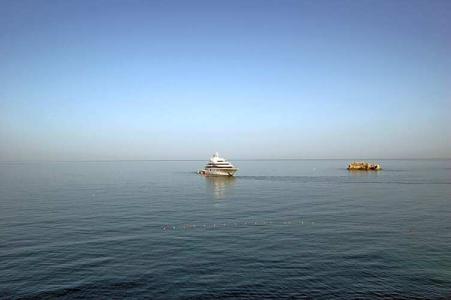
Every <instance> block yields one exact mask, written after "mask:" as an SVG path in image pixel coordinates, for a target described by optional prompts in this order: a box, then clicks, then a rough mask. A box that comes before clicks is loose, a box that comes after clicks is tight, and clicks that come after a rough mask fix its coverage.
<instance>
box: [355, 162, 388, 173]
mask: <svg viewBox="0 0 451 300" xmlns="http://www.w3.org/2000/svg"><path fill="white" fill-rule="evenodd" d="M347 169H348V170H350V171H379V170H382V167H381V165H379V164H370V163H367V162H364V161H357V162H356V161H354V162H352V163H350V164H349V165H348V167H347Z"/></svg>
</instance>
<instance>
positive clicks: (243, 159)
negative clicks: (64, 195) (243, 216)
mask: <svg viewBox="0 0 451 300" xmlns="http://www.w3.org/2000/svg"><path fill="white" fill-rule="evenodd" d="M206 160H207V159H90V160H0V163H40V162H72V163H76V162H145V161H148V162H151V161H155V162H157V161H168V162H169V161H206ZM228 160H230V161H232V160H233V161H292V160H349V161H358V160H451V158H445V157H443V158H440V157H435V158H357V159H356V158H229V159H228Z"/></svg>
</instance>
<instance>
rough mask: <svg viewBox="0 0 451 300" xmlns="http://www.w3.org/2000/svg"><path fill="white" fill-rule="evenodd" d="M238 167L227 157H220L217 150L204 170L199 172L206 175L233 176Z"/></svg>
mask: <svg viewBox="0 0 451 300" xmlns="http://www.w3.org/2000/svg"><path fill="white" fill-rule="evenodd" d="M236 171H238V169H237V168H235V167H234V166H233V165H232V164H231V163H229V162H228V161H227V160H226V159H225V158H222V157H219V154H218V152H216V153H215V154H214V155H213V156H212V157H211V158H210V160H209V161H208V163H207V165H206V166H205V168H204V169H203V170H200V171H198V173H199V174H202V175H206V176H233V175H235V173H236Z"/></svg>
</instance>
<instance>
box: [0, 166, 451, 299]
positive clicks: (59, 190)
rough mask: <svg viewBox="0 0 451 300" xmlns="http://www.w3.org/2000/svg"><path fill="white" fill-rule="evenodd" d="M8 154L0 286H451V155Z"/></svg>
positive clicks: (194, 294) (271, 289) (0, 209)
mask: <svg viewBox="0 0 451 300" xmlns="http://www.w3.org/2000/svg"><path fill="white" fill-rule="evenodd" d="M232 162H233V163H235V164H236V165H237V166H238V167H239V168H240V171H239V173H238V174H237V175H238V176H237V177H236V178H231V179H228V178H205V177H202V176H199V175H196V174H194V171H195V170H197V169H199V168H201V167H202V166H203V165H204V162H203V161H134V162H130V161H123V162H120V161H119V162H53V163H0V298H6V299H10V298H12V299H16V298H62V299H73V298H79V299H81V298H83V299H86V298H90V299H117V298H125V297H127V298H152V299H189V298H192V299H198V298H202V299H210V298H230V299H236V298H242V299H264V298H272V299H281V298H315V299H330V298H334V297H337V298H369V299H373V298H409V299H410V298H432V299H436V298H450V297H451V161H438V160H429V161H427V160H424V161H421V160H416V161H409V160H387V161H381V163H382V165H383V167H384V170H383V171H380V172H377V173H374V172H348V171H346V170H345V169H344V167H345V166H346V163H347V161H340V160H291V161H232Z"/></svg>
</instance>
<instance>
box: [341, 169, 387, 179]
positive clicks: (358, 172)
mask: <svg viewBox="0 0 451 300" xmlns="http://www.w3.org/2000/svg"><path fill="white" fill-rule="evenodd" d="M379 172H381V171H367V170H348V174H349V175H350V176H352V177H370V178H375V177H377V174H378V173H379Z"/></svg>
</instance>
